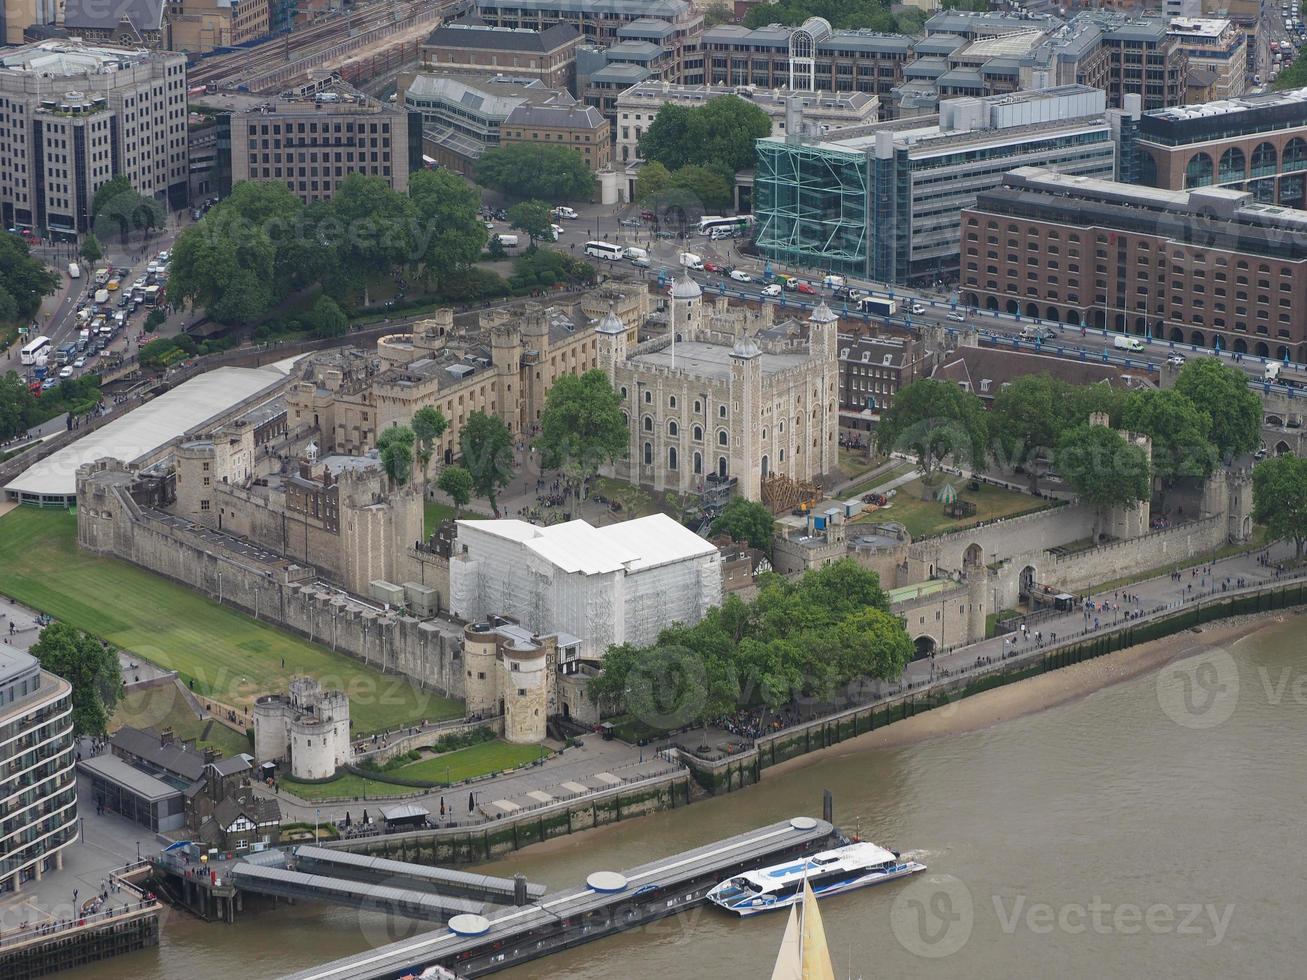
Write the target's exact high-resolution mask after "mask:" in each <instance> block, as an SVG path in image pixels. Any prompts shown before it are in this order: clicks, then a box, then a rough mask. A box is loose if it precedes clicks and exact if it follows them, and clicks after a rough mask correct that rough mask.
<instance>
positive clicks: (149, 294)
mask: <svg viewBox="0 0 1307 980" xmlns="http://www.w3.org/2000/svg"><path fill="white" fill-rule="evenodd" d="M159 291H160V290H159V287H158V286H146V287H145V302H147V303H149V304H150V305H151V306H153V305H154V304H155V303H157V302H159Z"/></svg>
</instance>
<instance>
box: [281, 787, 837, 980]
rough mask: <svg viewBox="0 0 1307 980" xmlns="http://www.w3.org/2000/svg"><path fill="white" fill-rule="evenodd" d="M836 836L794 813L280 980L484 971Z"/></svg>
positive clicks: (632, 921) (678, 902)
mask: <svg viewBox="0 0 1307 980" xmlns="http://www.w3.org/2000/svg"><path fill="white" fill-rule="evenodd" d="M827 812H828V813H829V803H827ZM837 837H838V835H837V833H836V831H835V827H834V825H833V824H832V823H831V822H830V821H829V820H816V819H813V818H811V817H795V818H794V819H792V820H786V821H782V822H780V823H774V824H771V825H770V826H767V827H761V828H759V829H757V830H753V831H750V832H749V833H746V834H739V835H737V836H735V837H730V838H727V839H726V840H722V841H718V842H716V843H714V844H708V845H705V846H704V847H699V848H695V849H694V850H690V851H685V852H683V853H681V854H677V855H674V856H672V857H668V858H664V859H662V860H659V861H654V862H651V863H649V864H644V865H640V866H639V867H637V868H631V869H630V870H627V871H623V872H614V871H606V870H601V869H597V870H595V871H592V872H591V873H590V874H589V875H588V876H587V878H586V883H585V885H584V886H582V887H579V888H570V889H564V890H561V891H558V892H553V893H550V894H547V895H544V896H543V897H541V898H540V899H538V900H537V901H533V902H532V903H531V904H528V905H523V906H520V907H517V908H504V909H498V910H495V911H493V912H483V913H481V914H477V913H466V914H461V915H458V916H455V917H454V918H452V919H451V920H450V922H449V926H448V927H447V928H443V929H438V930H435V931H433V932H429V933H424V934H423V935H420V936H415V937H413V938H412V939H406V940H403V941H400V942H397V943H392V944H390V945H387V946H380V947H378V948H376V949H372V950H368V951H367V952H364V953H359V954H357V955H355V956H349V957H346V958H344V959H341V960H336V961H335V962H332V963H327V964H324V965H322V966H318V967H314V968H312V969H309V970H304V971H302V972H299V973H295V974H292V975H290V976H288V977H287V978H286V980H397V978H399V977H403V976H406V975H409V974H413V973H420V972H421V971H422V970H424V969H426V968H428V967H431V966H440V967H444V968H445V969H448V970H452V971H453V972H454V973H455V974H456V975H457V976H459V977H481V976H486V975H488V974H491V973H495V972H497V971H499V970H504V969H507V968H508V967H511V966H516V965H519V964H521V963H525V962H527V961H529V960H534V959H538V958H540V957H543V956H548V955H549V954H550V953H554V952H558V951H559V950H563V949H567V948H569V947H572V946H579V945H580V944H582V943H586V942H590V941H591V940H594V939H600V938H602V937H604V936H610V935H613V934H614V933H617V932H621V931H624V930H628V929H630V928H632V927H633V926H638V925H643V924H644V923H647V922H652V921H654V920H656V919H660V918H663V917H665V916H669V915H675V914H677V913H679V912H684V911H686V910H687V909H690V908H693V907H694V906H696V905H698V904H699V903H700V902H702V901H703V900H704V897H705V896H706V895H707V893H708V891H709V890H710V889H711V888H712V887H713V886H714V885H716V884H717V883H718V882H720V881H722V880H723V879H725V878H729V877H730V876H731V875H733V874H737V873H739V872H741V871H746V870H749V869H752V868H757V867H759V866H763V865H768V864H775V863H777V862H778V861H782V860H786V859H787V858H790V857H798V856H800V855H805V854H811V853H814V852H816V851H820V850H825V849H827V848H829V847H831V846H832V844H834V843H835V842H836V838H837Z"/></svg>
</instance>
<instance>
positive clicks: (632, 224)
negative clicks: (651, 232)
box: [617, 218, 640, 228]
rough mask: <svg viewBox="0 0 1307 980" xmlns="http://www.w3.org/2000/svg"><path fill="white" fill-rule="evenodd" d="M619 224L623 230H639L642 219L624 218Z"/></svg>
mask: <svg viewBox="0 0 1307 980" xmlns="http://www.w3.org/2000/svg"><path fill="white" fill-rule="evenodd" d="M617 223H618V224H619V225H621V226H622V227H623V228H639V227H640V219H639V218H622V219H621V220H620V221H618V222H617Z"/></svg>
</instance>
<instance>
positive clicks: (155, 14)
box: [63, 0, 164, 31]
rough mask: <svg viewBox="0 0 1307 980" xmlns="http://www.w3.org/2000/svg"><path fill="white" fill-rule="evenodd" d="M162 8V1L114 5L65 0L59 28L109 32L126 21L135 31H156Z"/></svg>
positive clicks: (91, 0)
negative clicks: (61, 26)
mask: <svg viewBox="0 0 1307 980" xmlns="http://www.w3.org/2000/svg"><path fill="white" fill-rule="evenodd" d="M163 5H164V0H126V2H124V3H115V4H108V3H100V2H97V0H67V3H66V5H65V7H64V19H63V25H64V26H65V27H66V28H68V29H69V30H70V31H76V30H78V29H81V28H90V29H92V30H113V29H115V28H117V27H118V25H119V24H120V23H121V22H122V19H123V17H126V18H127V19H128V20H129V21H130V22H131V24H132V26H133V27H135V28H136V29H137V30H142V31H157V30H159V29H160V28H162V26H163Z"/></svg>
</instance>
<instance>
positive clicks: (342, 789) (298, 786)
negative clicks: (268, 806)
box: [278, 773, 420, 802]
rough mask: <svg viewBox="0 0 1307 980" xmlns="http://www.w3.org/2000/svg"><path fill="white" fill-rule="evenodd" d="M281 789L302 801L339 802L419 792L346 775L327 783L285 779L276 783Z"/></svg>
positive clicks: (409, 788) (410, 788) (407, 787)
mask: <svg viewBox="0 0 1307 980" xmlns="http://www.w3.org/2000/svg"><path fill="white" fill-rule="evenodd" d="M278 782H279V783H280V785H281V788H282V789H284V790H286V792H288V793H294V794H295V795H296V796H298V797H300V798H301V799H304V800H309V801H310V802H312V801H313V800H339V799H349V798H351V797H352V798H355V799H360V800H368V799H379V798H382V797H388V796H409V795H411V794H413V793H417V792H420V791H419V790H417V789H415V788H413V787H411V786H396V785H395V784H394V783H383V782H379V781H378V780H375V779H364V778H363V777H362V776H355V775H353V774H352V773H348V774H346V775H344V776H340V777H338V778H336V779H333V780H332V781H331V782H329V783H301V782H297V781H296V780H294V779H291V778H289V777H286V778H284V779H280V780H279V781H278Z"/></svg>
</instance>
